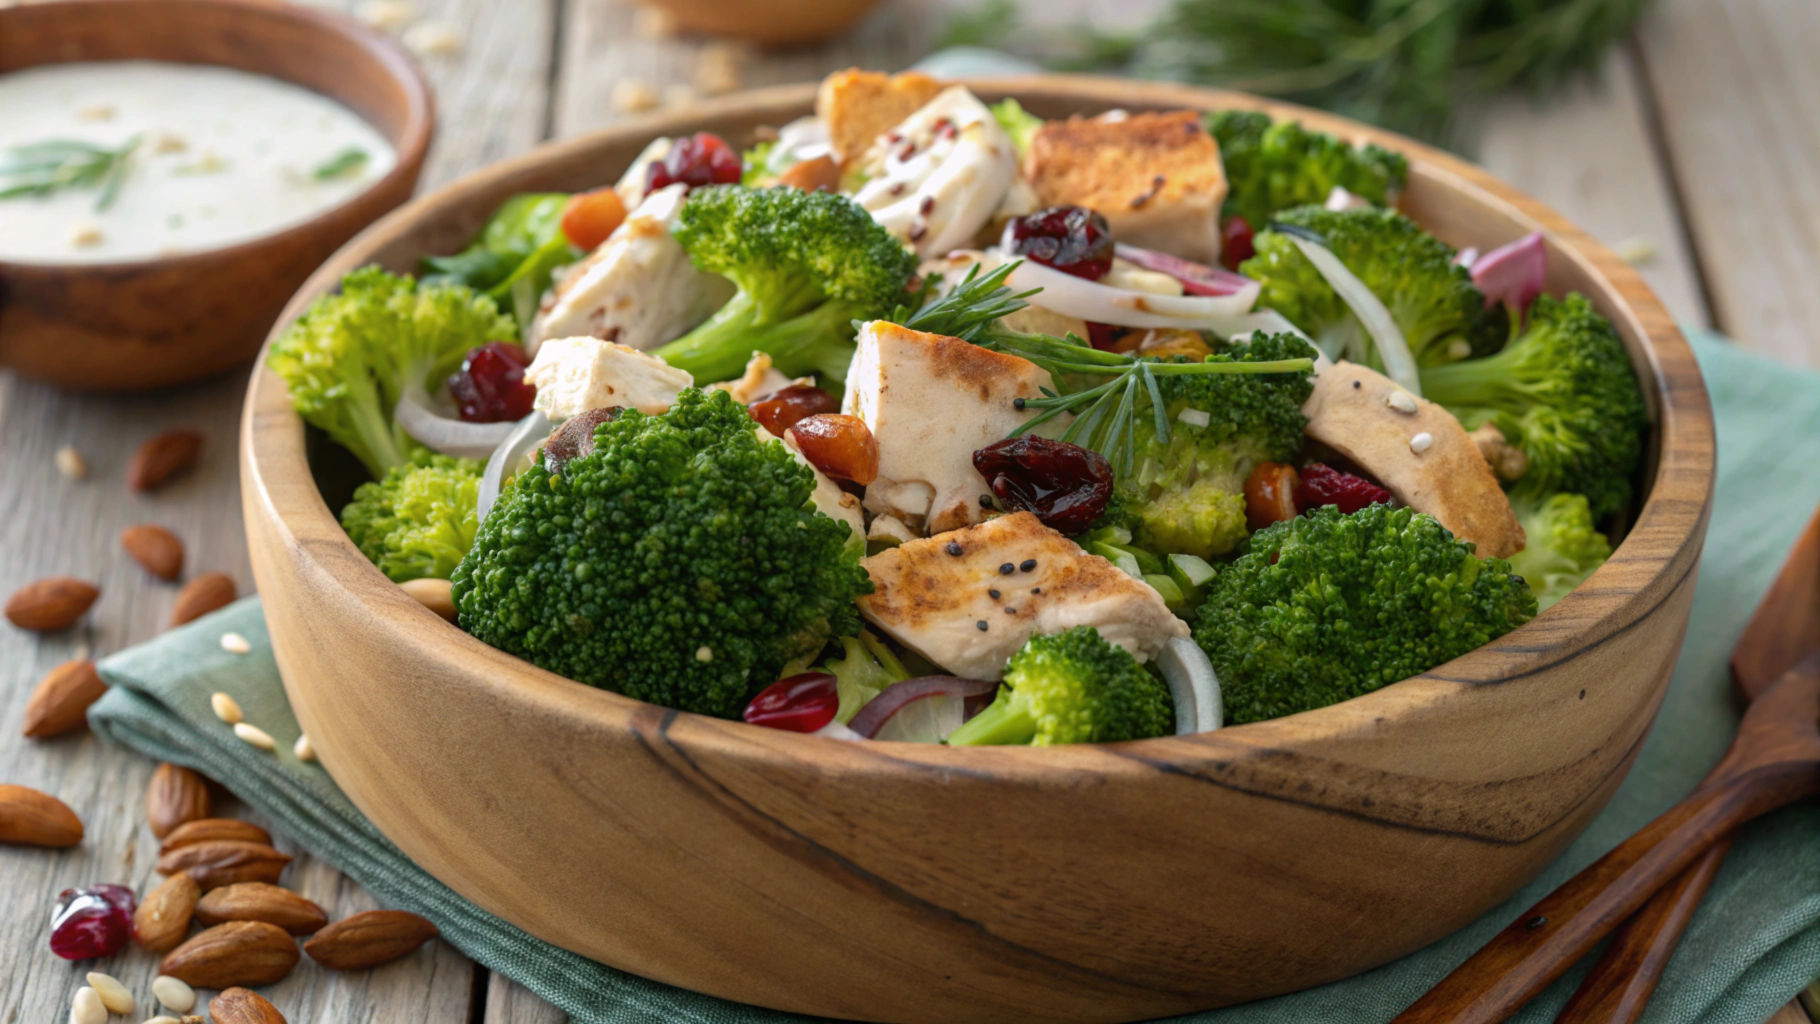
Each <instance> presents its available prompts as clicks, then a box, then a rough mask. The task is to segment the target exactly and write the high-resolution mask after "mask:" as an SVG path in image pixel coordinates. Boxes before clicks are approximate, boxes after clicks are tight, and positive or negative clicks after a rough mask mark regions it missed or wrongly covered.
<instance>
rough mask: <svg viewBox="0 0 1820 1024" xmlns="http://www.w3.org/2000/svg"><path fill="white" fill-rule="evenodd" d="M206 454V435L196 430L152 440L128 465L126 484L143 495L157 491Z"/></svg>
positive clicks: (175, 432) (172, 431)
mask: <svg viewBox="0 0 1820 1024" xmlns="http://www.w3.org/2000/svg"><path fill="white" fill-rule="evenodd" d="M201 454H202V435H201V434H199V433H197V432H196V431H194V430H170V431H166V432H165V433H162V434H159V435H157V436H156V437H152V438H150V439H148V440H147V441H146V442H145V443H144V444H142V445H140V446H139V450H138V451H136V452H134V453H133V459H132V461H131V462H128V463H127V464H126V485H127V486H128V487H130V488H132V489H133V490H135V491H139V492H141V493H143V492H145V491H155V490H157V489H158V488H160V487H162V486H164V483H165V481H167V480H169V479H170V478H172V477H174V476H176V475H177V474H179V473H181V472H183V471H184V470H186V469H188V468H190V467H191V466H192V465H194V464H195V462H196V457H197V456H198V455H201Z"/></svg>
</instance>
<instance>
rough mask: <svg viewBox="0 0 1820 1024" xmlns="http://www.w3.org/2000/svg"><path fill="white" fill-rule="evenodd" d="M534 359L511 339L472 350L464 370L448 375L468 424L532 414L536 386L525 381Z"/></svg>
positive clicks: (513, 418)
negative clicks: (526, 354)
mask: <svg viewBox="0 0 1820 1024" xmlns="http://www.w3.org/2000/svg"><path fill="white" fill-rule="evenodd" d="M529 365H531V361H530V360H529V359H528V358H526V357H525V350H524V349H523V348H521V347H520V346H518V345H514V344H512V343H511V342H509V341H489V342H487V343H486V344H485V345H482V346H480V347H479V348H474V349H469V350H468V357H467V358H466V359H464V360H462V363H461V370H460V371H459V372H456V373H452V374H450V375H449V382H448V383H449V396H450V397H451V398H453V399H455V408H456V409H458V410H460V412H461V418H462V419H463V420H466V421H467V422H469V423H505V422H510V421H512V420H521V419H524V418H525V417H526V416H528V415H530V412H531V403H532V402H533V401H535V400H536V398H537V388H536V387H535V386H534V385H532V384H530V383H528V382H527V381H526V380H525V367H527V366H529Z"/></svg>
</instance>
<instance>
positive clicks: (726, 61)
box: [695, 41, 746, 96]
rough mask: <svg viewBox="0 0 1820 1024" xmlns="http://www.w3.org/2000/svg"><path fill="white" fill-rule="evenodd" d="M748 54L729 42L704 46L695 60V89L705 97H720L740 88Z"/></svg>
mask: <svg viewBox="0 0 1820 1024" xmlns="http://www.w3.org/2000/svg"><path fill="white" fill-rule="evenodd" d="M745 57H746V52H745V50H744V49H742V48H741V47H738V46H735V45H734V44H732V43H728V42H719V41H717V42H710V43H707V44H705V45H703V46H702V48H701V53H700V55H699V56H697V57H696V59H695V88H697V89H699V90H701V93H702V95H704V96H719V95H721V94H722V93H729V92H732V91H734V90H735V89H738V88H739V85H740V75H741V73H742V71H743V70H744V65H745Z"/></svg>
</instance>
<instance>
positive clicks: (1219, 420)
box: [1115, 332, 1314, 558]
mask: <svg viewBox="0 0 1820 1024" xmlns="http://www.w3.org/2000/svg"><path fill="white" fill-rule="evenodd" d="M1313 355H1314V352H1313V350H1312V349H1311V348H1310V347H1309V345H1308V343H1307V342H1305V341H1303V340H1302V339H1300V338H1297V337H1295V336H1294V335H1291V334H1278V335H1266V334H1263V333H1262V332H1259V333H1258V334H1255V335H1253V337H1252V340H1251V341H1250V342H1249V343H1246V344H1243V345H1235V346H1232V347H1230V348H1228V349H1227V350H1226V351H1224V352H1221V353H1219V354H1217V355H1213V356H1209V357H1208V359H1207V361H1209V362H1269V361H1273V360H1278V359H1299V358H1305V357H1311V356H1313ZM1176 358H1177V361H1184V362H1185V361H1186V358H1185V357H1180V356H1178V357H1176ZM1311 376H1312V371H1305V372H1302V373H1275V374H1226V373H1221V374H1169V375H1164V376H1159V377H1158V378H1157V386H1158V388H1159V389H1160V391H1161V393H1162V397H1163V410H1164V413H1165V415H1166V416H1167V417H1168V420H1169V438H1168V440H1166V441H1165V440H1163V439H1162V437H1161V436H1160V435H1159V434H1158V433H1157V430H1156V421H1155V418H1154V417H1150V416H1145V417H1139V418H1138V419H1137V421H1136V423H1137V437H1138V443H1137V461H1136V463H1135V466H1134V469H1133V471H1132V472H1131V473H1129V474H1127V475H1125V476H1124V477H1123V478H1121V479H1120V480H1119V481H1118V487H1117V491H1116V492H1115V493H1119V494H1121V495H1122V496H1123V501H1122V503H1121V506H1120V514H1121V515H1122V516H1123V517H1124V520H1125V521H1124V523H1122V524H1121V525H1125V526H1128V527H1129V528H1130V530H1131V533H1132V536H1133V539H1134V540H1135V542H1136V543H1137V545H1138V546H1140V547H1143V548H1147V549H1149V550H1151V551H1153V552H1156V553H1157V554H1169V553H1181V554H1190V555H1196V556H1198V557H1201V558H1207V557H1209V556H1211V555H1220V554H1225V553H1226V552H1228V551H1231V550H1232V549H1233V548H1234V547H1236V546H1238V543H1239V541H1241V540H1243V539H1244V538H1245V477H1246V476H1248V475H1249V474H1250V473H1251V470H1252V468H1253V467H1255V466H1256V465H1257V464H1258V463H1259V462H1268V461H1277V462H1281V461H1286V460H1288V459H1290V458H1291V457H1293V456H1294V455H1295V454H1296V452H1297V451H1299V450H1300V449H1301V447H1302V430H1303V428H1304V427H1306V426H1307V424H1308V420H1307V418H1306V417H1304V416H1303V415H1302V404H1303V403H1304V402H1306V401H1307V400H1308V395H1309V393H1310V392H1311V391H1313V389H1314V385H1313V383H1312V382H1311V381H1310V377H1311ZM1203 420H1205V422H1204V423H1203V422H1202V421H1203Z"/></svg>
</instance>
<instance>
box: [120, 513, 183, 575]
mask: <svg viewBox="0 0 1820 1024" xmlns="http://www.w3.org/2000/svg"><path fill="white" fill-rule="evenodd" d="M120 546H121V547H123V548H125V549H126V553H127V554H129V555H131V556H132V557H133V561H135V562H138V563H139V564H140V565H142V566H144V567H145V571H146V572H149V573H151V574H152V575H153V576H156V577H158V578H159V579H161V580H174V579H176V578H177V574H178V573H180V572H182V571H183V542H182V541H180V540H178V539H177V535H176V534H174V533H172V532H171V531H169V530H167V529H165V528H164V527H162V526H158V525H155V524H153V523H140V524H139V525H137V526H129V527H127V528H126V529H124V530H121V531H120Z"/></svg>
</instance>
